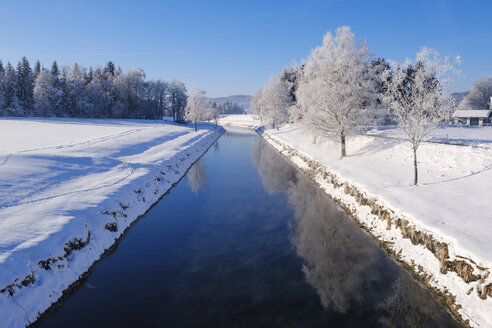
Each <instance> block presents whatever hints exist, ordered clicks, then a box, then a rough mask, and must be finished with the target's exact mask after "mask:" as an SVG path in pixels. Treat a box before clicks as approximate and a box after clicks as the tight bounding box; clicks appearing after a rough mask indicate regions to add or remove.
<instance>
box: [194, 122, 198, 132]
mask: <svg viewBox="0 0 492 328" xmlns="http://www.w3.org/2000/svg"><path fill="white" fill-rule="evenodd" d="M196 131H198V130H197V129H196V120H195V132H196Z"/></svg>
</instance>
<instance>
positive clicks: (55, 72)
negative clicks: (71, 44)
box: [51, 60, 60, 77]
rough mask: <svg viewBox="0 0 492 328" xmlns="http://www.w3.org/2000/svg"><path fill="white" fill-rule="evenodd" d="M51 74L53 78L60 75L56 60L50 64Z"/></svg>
mask: <svg viewBox="0 0 492 328" xmlns="http://www.w3.org/2000/svg"><path fill="white" fill-rule="evenodd" d="M51 74H53V76H55V77H58V76H59V75H60V69H59V68H58V64H57V63H56V60H54V61H53V64H51Z"/></svg>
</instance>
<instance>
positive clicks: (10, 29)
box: [0, 0, 492, 97]
mask: <svg viewBox="0 0 492 328" xmlns="http://www.w3.org/2000/svg"><path fill="white" fill-rule="evenodd" d="M0 13H1V14H0V16H1V18H0V31H1V34H0V35H1V37H0V59H1V60H2V61H4V62H6V61H11V62H12V63H16V62H17V61H18V60H19V59H20V57H21V56H22V55H26V56H27V57H28V59H29V60H30V61H31V63H34V61H35V60H37V59H39V60H40V61H41V62H42V63H43V64H44V65H45V66H49V65H50V64H51V62H52V61H53V59H56V60H57V61H58V63H59V64H61V65H70V64H72V63H73V62H75V61H77V62H82V63H84V64H85V65H86V66H90V65H92V66H95V65H104V64H105V63H106V62H107V61H108V60H112V61H114V62H115V63H116V64H117V65H120V66H121V67H122V68H123V69H125V70H126V69H130V68H135V67H141V68H143V69H144V71H145V72H146V74H147V77H148V78H152V79H157V78H162V79H164V80H171V79H172V78H178V79H181V80H183V81H184V82H185V83H186V84H187V85H188V86H191V85H194V86H197V87H199V88H202V89H204V90H206V91H207V92H208V94H209V96H211V97H217V96H227V95H231V94H251V93H252V91H253V90H254V89H255V88H256V87H257V86H258V85H261V84H263V82H264V81H265V80H267V79H268V77H269V76H270V75H272V74H278V73H280V71H281V70H282V68H283V67H285V66H287V65H289V64H292V63H293V61H300V60H301V59H302V58H306V57H307V56H308V54H309V52H310V51H311V49H312V48H313V47H315V46H317V45H319V44H321V40H322V37H323V34H324V33H326V32H327V31H334V30H335V29H336V28H337V27H338V26H341V25H349V26H351V28H352V31H353V32H354V33H355V35H356V37H357V38H361V39H365V40H366V41H367V45H368V46H369V48H370V50H371V51H372V53H373V54H374V55H375V56H378V57H385V58H389V59H393V60H397V61H403V60H404V59H405V58H407V57H414V55H415V53H416V52H417V51H418V50H419V48H420V47H421V46H429V47H432V48H435V49H436V50H438V51H439V52H440V53H441V54H443V55H446V54H450V55H458V54H459V55H461V56H462V59H463V63H462V64H461V65H460V68H461V70H462V72H463V75H464V77H463V78H460V79H459V80H456V81H455V83H454V85H453V89H454V91H463V90H468V89H469V88H470V86H471V84H472V83H473V81H474V80H476V79H478V78H479V77H481V76H492V1H488V0H482V1H439V0H427V1H420V0H413V1H400V0H393V1H342V0H339V1H329V0H326V1H309V0H297V1H287V0H283V1H267V0H263V1H261V0H260V1H256V0H247V1H235V0H229V1H205V0H204V1H186V0H181V1H147V0H138V1H109V0H106V1H103V0H99V1H81V0H79V1H75V0H74V1H66V0H56V1H51V0H42V1H22V0H15V1H10V0H0Z"/></svg>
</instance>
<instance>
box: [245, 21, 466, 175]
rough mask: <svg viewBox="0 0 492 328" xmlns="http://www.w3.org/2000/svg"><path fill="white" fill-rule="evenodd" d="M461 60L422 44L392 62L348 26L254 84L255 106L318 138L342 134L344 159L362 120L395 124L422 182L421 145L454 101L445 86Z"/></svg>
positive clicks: (266, 116)
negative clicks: (406, 56) (376, 53)
mask: <svg viewBox="0 0 492 328" xmlns="http://www.w3.org/2000/svg"><path fill="white" fill-rule="evenodd" d="M459 61H460V58H459V57H444V58H442V57H440V56H439V54H438V53H437V52H436V51H435V50H433V49H430V48H422V49H421V51H420V52H419V53H418V54H417V56H416V58H415V59H414V60H407V61H406V62H405V63H404V64H398V63H392V64H390V63H389V62H388V61H387V60H385V59H384V58H375V57H374V56H373V55H372V54H371V53H370V51H369V49H368V47H367V45H366V43H365V42H364V41H363V40H356V39H355V36H354V34H353V33H352V32H351V30H350V28H349V27H348V26H343V27H340V28H338V29H337V31H336V33H335V35H333V34H332V33H327V34H326V35H325V36H324V38H323V44H322V45H321V46H318V47H316V48H314V49H313V50H312V52H311V54H310V56H309V57H308V58H307V59H306V60H304V61H303V62H302V63H301V64H299V65H293V66H291V67H288V68H286V69H284V70H283V72H282V74H280V75H278V76H273V77H272V78H270V79H269V80H268V81H267V82H266V83H265V85H263V86H261V87H259V88H258V89H257V90H255V92H254V94H253V98H252V100H251V111H252V113H255V114H257V115H258V116H259V117H260V119H261V121H262V123H263V124H271V125H272V126H273V127H277V128H278V126H279V125H280V124H282V123H286V122H291V123H296V124H298V125H299V126H301V127H303V128H305V130H306V131H307V133H309V134H311V135H312V137H313V142H316V140H317V138H334V139H336V140H338V142H339V143H340V157H341V158H343V157H345V156H346V155H347V149H346V139H347V137H349V136H350V135H352V134H354V133H359V132H361V131H362V129H363V128H364V127H365V126H368V125H378V124H398V126H399V127H400V129H401V131H402V137H403V138H404V139H406V140H408V141H409V142H410V145H411V148H412V152H413V159H414V184H417V182H418V171H417V149H418V147H419V145H420V144H421V142H422V140H423V139H424V137H425V136H426V135H428V134H429V133H430V132H431V131H432V130H434V129H435V128H437V127H438V126H439V125H440V124H442V123H443V122H446V121H447V120H448V119H449V117H450V116H451V114H452V113H453V110H454V108H455V104H454V101H453V98H452V97H451V95H450V94H449V92H448V91H447V86H448V85H449V83H450V82H451V81H452V78H453V76H454V75H456V74H457V73H458V71H457V70H456V69H455V64H456V63H458V62H459Z"/></svg>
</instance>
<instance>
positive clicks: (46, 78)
mask: <svg viewBox="0 0 492 328" xmlns="http://www.w3.org/2000/svg"><path fill="white" fill-rule="evenodd" d="M54 80H55V78H54V76H53V74H51V72H50V71H48V70H47V69H42V70H41V71H40V72H39V73H38V74H37V76H36V80H35V83H34V103H35V105H34V108H35V109H36V112H37V113H36V114H38V115H41V116H45V117H46V116H53V115H54V113H53V109H54V108H55V106H56V102H55V101H56V93H57V90H56V89H55V87H54Z"/></svg>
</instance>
